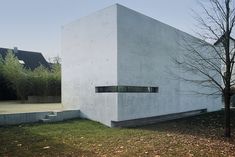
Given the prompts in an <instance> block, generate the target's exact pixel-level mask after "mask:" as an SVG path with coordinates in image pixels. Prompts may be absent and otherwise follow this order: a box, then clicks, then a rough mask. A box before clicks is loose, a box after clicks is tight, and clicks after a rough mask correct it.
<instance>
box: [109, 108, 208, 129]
mask: <svg viewBox="0 0 235 157" xmlns="http://www.w3.org/2000/svg"><path fill="white" fill-rule="evenodd" d="M206 112H207V109H199V110H193V111H186V112H180V113H173V114H167V115H161V116H154V117H146V118H139V119H131V120H124V121H111V127H136V126H141V125H147V124H154V123H159V122H163V121H168V120H173V119H180V118H185V117H190V116H195V115H199V114H202V113H206Z"/></svg>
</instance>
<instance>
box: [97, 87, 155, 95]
mask: <svg viewBox="0 0 235 157" xmlns="http://www.w3.org/2000/svg"><path fill="white" fill-rule="evenodd" d="M95 92H96V93H110V92H114V93H158V87H145V86H98V87H95Z"/></svg>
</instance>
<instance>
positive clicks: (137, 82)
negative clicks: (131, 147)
mask: <svg viewBox="0 0 235 157" xmlns="http://www.w3.org/2000/svg"><path fill="white" fill-rule="evenodd" d="M117 31H118V32H117V39H118V62H117V65H118V71H117V76H118V85H133V86H153V87H154V86H157V87H159V93H118V120H119V121H123V120H129V119H137V118H144V117H151V116H158V115H165V114H172V113H179V112H185V111H191V110H197V109H205V108H206V109H208V111H213V110H219V109H221V100H220V99H221V98H220V97H219V98H214V97H207V96H202V95H200V96H199V95H195V94H192V93H191V92H190V91H191V90H195V91H201V87H198V86H194V85H192V84H186V82H184V81H180V80H179V79H175V78H174V77H173V76H172V75H171V74H170V72H169V71H173V72H176V73H177V71H179V69H177V66H176V65H175V64H174V63H173V62H172V58H174V57H179V56H180V55H182V54H183V53H184V52H182V51H183V49H182V48H181V46H182V45H180V44H179V42H180V40H181V42H182V41H183V37H185V36H188V37H190V38H192V39H193V37H192V36H190V35H188V34H186V33H184V32H181V31H179V30H177V29H175V28H173V27H171V26H168V25H166V24H163V23H161V22H159V21H157V20H154V19H152V18H150V17H147V16H145V15H142V14H140V13H137V12H135V11H133V10H130V9H128V8H126V7H123V6H120V5H117ZM194 39H195V40H196V38H194ZM178 74H179V75H185V76H187V77H188V78H193V77H198V76H197V75H195V76H190V75H191V74H181V73H178ZM217 79H220V78H219V77H217ZM205 90H206V91H205ZM201 92H208V89H204V91H201Z"/></svg>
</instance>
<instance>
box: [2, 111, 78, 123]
mask: <svg viewBox="0 0 235 157" xmlns="http://www.w3.org/2000/svg"><path fill="white" fill-rule="evenodd" d="M51 113H56V115H57V116H56V119H54V120H53V122H58V121H63V120H69V119H75V118H79V117H80V110H64V111H58V112H54V111H46V112H28V113H10V114H2V115H0V126H7V125H18V124H24V123H36V122H40V120H41V119H43V118H45V117H46V116H47V115H49V114H51Z"/></svg>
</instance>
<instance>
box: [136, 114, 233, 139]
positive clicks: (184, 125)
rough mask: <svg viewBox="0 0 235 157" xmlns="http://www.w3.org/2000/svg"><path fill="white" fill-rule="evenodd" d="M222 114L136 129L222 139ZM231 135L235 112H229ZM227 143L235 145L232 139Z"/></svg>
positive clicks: (188, 118)
mask: <svg viewBox="0 0 235 157" xmlns="http://www.w3.org/2000/svg"><path fill="white" fill-rule="evenodd" d="M224 121H225V120H224V112H223V111H218V112H212V113H205V114H202V115H198V116H193V117H187V118H182V119H177V120H171V121H166V122H161V123H156V124H152V125H146V126H142V127H138V129H144V130H151V131H159V132H168V133H176V134H182V135H185V134H186V135H192V136H197V137H199V138H211V139H224ZM231 131H232V132H231V133H232V136H235V111H231ZM229 142H232V143H235V140H234V138H233V137H232V138H230V140H229Z"/></svg>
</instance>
